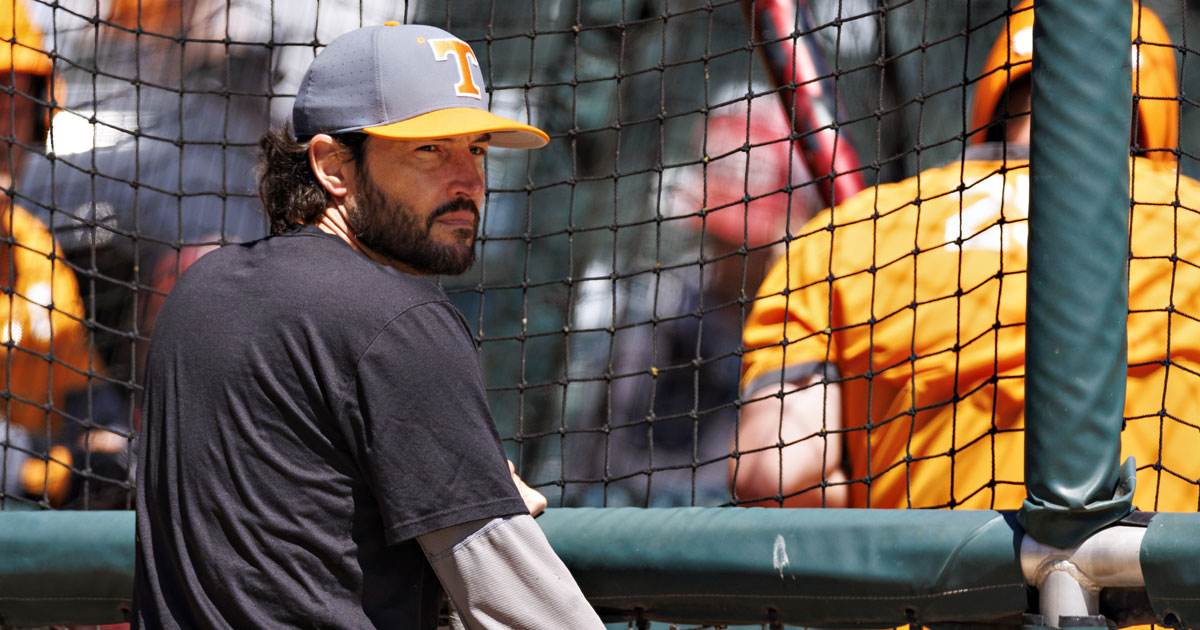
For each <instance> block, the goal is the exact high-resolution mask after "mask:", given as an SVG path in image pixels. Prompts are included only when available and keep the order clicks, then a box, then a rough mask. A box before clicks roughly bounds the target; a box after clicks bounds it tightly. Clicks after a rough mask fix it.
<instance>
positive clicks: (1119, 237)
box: [1019, 0, 1134, 547]
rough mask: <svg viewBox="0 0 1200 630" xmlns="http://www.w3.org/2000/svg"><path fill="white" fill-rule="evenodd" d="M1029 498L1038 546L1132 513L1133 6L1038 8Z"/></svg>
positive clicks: (1107, 0)
mask: <svg viewBox="0 0 1200 630" xmlns="http://www.w3.org/2000/svg"><path fill="white" fill-rule="evenodd" d="M1034 15H1035V16H1036V19H1035V21H1034V29H1033V42H1034V44H1033V45H1034V58H1033V97H1032V99H1033V102H1032V107H1033V120H1032V123H1031V124H1032V141H1031V147H1030V165H1029V169H1030V178H1031V181H1030V211H1029V215H1030V216H1029V233H1030V238H1029V277H1028V282H1029V293H1028V302H1027V326H1028V334H1027V338H1026V345H1027V347H1026V359H1027V361H1026V372H1025V389H1026V399H1025V421H1026V428H1025V485H1026V491H1027V495H1026V500H1025V503H1024V505H1023V506H1022V508H1021V511H1020V514H1019V518H1020V522H1021V524H1022V526H1023V527H1024V528H1025V530H1026V531H1027V532H1028V534H1029V535H1030V536H1032V537H1033V538H1034V539H1035V540H1037V541H1038V542H1042V543H1045V544H1048V545H1053V546H1056V547H1070V546H1074V545H1076V544H1078V543H1079V542H1081V541H1082V540H1083V539H1084V538H1086V537H1087V536H1089V535H1090V534H1092V533H1094V532H1095V531H1097V530H1099V529H1101V528H1103V527H1105V526H1107V525H1109V524H1111V523H1113V522H1115V521H1116V520H1118V519H1120V518H1121V517H1123V516H1124V515H1126V514H1128V513H1129V512H1130V511H1131V509H1132V494H1133V470H1134V469H1133V466H1132V461H1130V462H1126V465H1125V466H1122V465H1120V462H1119V458H1120V448H1121V444H1120V438H1121V424H1122V418H1123V413H1124V405H1125V380H1126V369H1127V368H1126V365H1127V363H1126V342H1125V336H1126V318H1127V315H1128V303H1129V288H1128V285H1129V282H1128V263H1127V257H1128V238H1129V130H1130V116H1131V111H1132V96H1131V93H1130V92H1131V79H1130V77H1131V71H1132V69H1131V66H1130V52H1129V51H1130V36H1129V33H1130V27H1129V25H1130V21H1131V18H1132V15H1133V9H1132V6H1131V3H1130V0H1089V1H1088V2H1078V1H1077V0H1038V1H1037V2H1036V3H1035V5H1034Z"/></svg>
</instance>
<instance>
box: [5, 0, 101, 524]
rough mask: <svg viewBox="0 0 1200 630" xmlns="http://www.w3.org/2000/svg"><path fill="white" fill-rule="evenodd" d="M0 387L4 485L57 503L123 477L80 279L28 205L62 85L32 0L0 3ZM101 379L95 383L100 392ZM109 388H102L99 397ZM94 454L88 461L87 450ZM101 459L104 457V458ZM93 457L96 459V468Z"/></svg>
mask: <svg viewBox="0 0 1200 630" xmlns="http://www.w3.org/2000/svg"><path fill="white" fill-rule="evenodd" d="M0 36H2V37H3V42H2V43H0V68H4V69H5V71H4V72H2V73H0V82H3V85H4V87H5V89H4V90H3V91H0V185H2V186H3V189H4V191H5V199H4V201H3V207H2V209H0V236H2V237H3V241H2V242H0V284H2V285H3V287H4V289H5V296H4V297H3V299H0V339H2V341H3V343H4V345H3V346H0V353H2V356H0V383H2V385H0V387H2V389H3V391H4V394H5V396H4V399H5V402H4V404H3V408H2V409H0V413H2V414H3V417H4V418H5V419H6V420H7V423H6V425H5V427H4V433H3V440H2V441H3V443H4V446H5V448H4V449H3V453H2V456H3V458H4V464H5V465H4V468H3V470H4V475H5V479H4V484H3V489H4V491H5V493H6V494H8V495H9V496H13V495H17V496H23V497H25V498H27V499H30V500H34V501H42V502H45V503H48V504H50V505H55V506H58V505H62V504H64V503H66V502H68V500H70V499H72V498H75V496H77V495H78V491H79V490H80V486H81V481H80V480H79V478H75V479H73V478H72V474H71V469H72V468H75V469H76V470H78V469H81V468H86V469H87V472H88V474H93V473H95V474H98V475H105V474H108V475H115V476H116V477H117V478H118V479H119V478H120V477H121V473H122V472H123V468H122V467H121V465H120V464H119V462H116V461H111V457H109V456H110V455H111V454H112V453H115V452H120V451H121V450H122V448H123V447H124V437H123V436H122V435H121V434H120V433H119V430H120V429H119V427H117V431H118V433H113V432H112V431H109V430H107V429H108V428H110V426H109V425H110V424H112V423H117V424H119V422H120V420H121V418H120V415H119V414H116V417H114V416H113V415H112V414H108V415H105V414H103V413H102V414H93V413H92V411H93V408H92V404H91V403H92V402H99V401H98V400H94V399H92V398H91V397H89V385H99V384H100V383H101V381H99V380H97V379H96V378H95V376H96V375H97V374H102V373H103V363H102V362H101V361H100V360H99V359H98V358H97V357H95V356H94V355H93V354H92V352H91V347H90V342H89V338H88V332H87V326H86V321H85V319H84V309H83V304H82V302H81V300H80V295H79V287H78V285H77V283H76V279H75V275H74V274H73V272H72V270H71V268H70V266H69V265H68V264H67V263H66V262H64V261H63V260H62V258H61V257H62V255H63V251H62V249H61V248H60V247H59V246H58V244H57V243H55V241H54V238H53V237H52V236H51V234H50V232H49V230H48V229H47V227H46V226H45V225H44V224H43V223H42V222H41V221H39V220H38V219H37V218H36V217H35V216H33V214H31V213H30V212H29V211H28V210H27V205H28V204H27V198H26V197H25V195H24V194H23V189H22V188H21V187H20V186H15V185H14V182H16V181H17V180H18V179H19V178H20V174H21V170H22V166H23V165H24V164H25V163H26V162H27V160H28V159H29V157H28V156H30V155H32V154H39V153H40V151H41V143H42V140H43V139H44V138H45V135H46V128H47V121H48V120H49V115H50V107H51V104H52V102H53V101H54V99H55V92H56V89H55V88H57V87H60V86H58V85H56V84H55V82H54V81H53V79H52V76H53V74H52V70H53V64H52V62H51V59H50V57H49V56H48V55H47V49H46V44H45V41H44V36H43V33H42V32H41V31H40V30H39V29H38V27H37V26H36V25H35V24H34V23H33V22H32V21H31V20H30V18H29V15H28V12H27V10H26V4H25V0H13V1H11V2H2V3H0ZM103 389H104V388H103V387H102V386H100V387H98V388H97V389H96V390H92V391H99V390H103ZM99 397H103V394H97V398H99ZM89 451H91V452H94V453H95V454H96V457H95V461H94V462H93V461H91V457H90V456H89V455H88V452H89ZM101 460H104V461H101ZM92 464H95V466H92Z"/></svg>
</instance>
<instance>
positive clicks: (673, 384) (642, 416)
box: [567, 95, 819, 506]
mask: <svg viewBox="0 0 1200 630" xmlns="http://www.w3.org/2000/svg"><path fill="white" fill-rule="evenodd" d="M790 136H791V126H790V124H789V121H788V120H787V119H786V117H785V114H784V111H783V108H782V106H781V105H780V104H779V100H778V97H776V96H774V95H768V96H767V97H766V98H758V99H754V100H751V101H744V100H743V101H735V102H734V103H733V104H731V105H726V106H724V107H720V108H714V109H713V110H712V111H711V112H709V114H708V116H706V118H705V120H704V122H701V123H700V124H699V125H697V127H696V129H695V131H694V134H693V138H692V144H693V147H694V154H695V155H697V156H699V159H696V160H695V163H693V164H691V165H689V166H686V167H684V168H681V169H677V170H676V171H675V175H673V177H672V178H671V181H669V182H668V183H667V185H666V189H667V194H666V195H665V196H666V199H667V202H666V206H665V212H666V214H667V215H668V216H669V217H670V220H669V222H665V224H664V227H663V230H664V231H667V230H676V231H678V232H680V233H682V236H683V238H684V239H686V242H687V243H688V246H687V247H686V248H681V249H680V250H678V251H663V252H661V253H660V258H661V259H663V262H662V264H661V265H660V267H661V271H659V272H657V273H655V274H653V275H645V276H639V277H633V278H628V279H623V280H622V281H619V282H617V283H616V287H615V293H616V305H615V309H614V307H613V305H612V304H611V302H608V301H606V300H604V299H603V298H604V297H605V295H604V294H605V293H609V292H610V291H613V290H614V289H609V288H606V289H604V290H602V291H603V292H602V293H601V292H600V291H596V290H595V288H594V287H593V288H592V289H591V290H592V291H593V294H591V295H584V296H582V299H581V301H580V305H579V307H578V310H577V316H578V317H579V318H581V319H583V320H587V319H588V318H592V319H601V318H603V317H604V315H605V313H604V312H603V311H609V312H615V315H616V318H617V325H616V326H615V328H616V331H615V334H614V340H613V344H612V347H611V354H607V357H611V358H609V361H611V368H610V372H611V382H610V383H609V384H607V386H605V387H603V388H595V389H596V391H594V392H593V396H594V404H588V405H585V406H584V407H585V408H584V409H580V410H579V413H582V414H586V416H587V417H586V420H585V423H586V424H585V426H586V427H587V428H588V429H590V430H591V432H584V433H580V434H577V435H573V436H572V438H571V450H570V451H569V452H568V460H567V461H568V466H570V467H571V468H569V469H568V476H569V478H571V479H591V480H602V479H613V480H616V481H615V482H613V483H609V484H607V485H601V484H595V485H590V486H584V487H583V488H581V489H580V491H578V492H573V493H572V494H569V495H568V497H567V500H568V503H571V504H575V505H602V504H606V505H610V506H613V505H637V506H678V505H721V504H724V503H727V502H728V501H729V500H730V495H729V487H728V481H727V477H726V472H725V468H726V464H725V458H726V457H727V456H728V453H729V443H730V440H731V438H732V435H733V429H734V426H735V423H736V419H737V414H738V411H737V406H736V404H735V403H736V401H737V397H738V374H739V366H740V360H739V355H738V350H739V339H740V337H741V328H742V320H743V319H744V317H745V311H744V307H743V303H744V302H745V300H746V298H749V297H750V296H752V295H753V294H754V289H755V287H757V286H758V284H759V282H760V281H761V279H762V277H763V274H764V273H765V272H766V270H767V268H768V267H769V265H770V263H771V262H772V261H773V260H774V259H775V258H776V257H777V256H778V255H779V254H780V253H781V251H782V250H781V248H782V246H783V243H785V242H786V239H787V236H788V235H789V234H790V233H793V232H795V230H796V229H797V228H799V227H800V225H802V224H803V223H804V221H805V220H806V219H808V217H810V216H811V215H812V213H813V211H814V209H815V208H816V207H817V205H818V204H819V200H818V197H817V194H816V191H815V187H814V186H813V185H812V184H811V182H810V179H811V177H810V176H809V173H808V171H807V170H806V169H805V167H804V165H803V163H802V162H801V161H800V160H799V159H798V157H797V156H796V154H795V152H794V150H793V146H792V142H791V140H790ZM697 258H701V259H702V260H703V261H704V263H703V264H701V265H695V264H690V265H689V264H686V263H684V264H678V265H674V264H672V262H673V261H675V260H678V261H679V262H680V263H683V261H685V260H696V259H697ZM587 275H589V276H590V275H593V274H592V273H591V272H589V273H588V274H587ZM589 309H590V310H589ZM593 311H595V312H593ZM580 327H584V328H587V327H594V326H591V325H589V324H586V323H582V324H581V325H580ZM609 350H610V349H609V348H608V347H603V348H595V349H594V352H596V353H597V354H600V353H608V352H609ZM593 360H601V359H596V358H593ZM585 431H586V429H585Z"/></svg>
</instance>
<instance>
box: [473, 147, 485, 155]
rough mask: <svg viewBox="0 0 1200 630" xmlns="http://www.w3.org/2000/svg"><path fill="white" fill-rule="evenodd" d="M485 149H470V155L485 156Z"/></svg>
mask: <svg viewBox="0 0 1200 630" xmlns="http://www.w3.org/2000/svg"><path fill="white" fill-rule="evenodd" d="M487 152H488V150H487V147H471V153H472V154H474V155H487Z"/></svg>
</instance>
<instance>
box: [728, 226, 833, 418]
mask: <svg viewBox="0 0 1200 630" xmlns="http://www.w3.org/2000/svg"><path fill="white" fill-rule="evenodd" d="M830 221H831V219H830V214H829V212H828V211H826V212H823V213H820V214H818V215H817V216H815V217H814V218H813V219H812V221H810V222H809V224H808V226H806V228H805V230H804V231H803V234H802V236H800V237H798V238H797V239H796V240H795V241H792V243H790V244H789V246H788V249H787V251H786V253H785V254H784V255H783V256H782V257H780V259H779V260H777V261H776V262H775V265H774V266H773V267H772V268H771V270H770V272H769V273H768V274H767V276H766V278H764V279H763V282H762V284H761V285H760V286H759V290H758V296H757V298H756V299H755V302H754V306H753V308H752V309H751V311H750V314H749V315H748V316H747V318H746V324H745V327H744V328H743V334H742V341H743V345H744V346H745V353H744V354H743V355H742V380H741V387H742V393H743V394H744V395H751V394H753V393H754V392H755V391H756V390H758V389H761V388H763V387H766V386H768V385H780V384H782V383H783V382H784V381H791V382H794V381H799V380H803V379H804V378H806V377H808V376H811V375H812V374H815V373H817V372H820V371H822V370H824V371H826V372H828V371H829V370H831V369H832V368H831V367H830V366H832V365H833V363H834V361H835V356H834V349H833V347H832V344H833V341H834V337H833V334H832V320H831V313H830V306H829V305H830V302H829V300H830V285H831V283H832V281H831V279H830V275H831V269H830V262H829V251H830V248H831V239H832V231H830V230H826V229H823V228H824V225H828V224H829V223H830Z"/></svg>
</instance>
